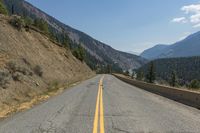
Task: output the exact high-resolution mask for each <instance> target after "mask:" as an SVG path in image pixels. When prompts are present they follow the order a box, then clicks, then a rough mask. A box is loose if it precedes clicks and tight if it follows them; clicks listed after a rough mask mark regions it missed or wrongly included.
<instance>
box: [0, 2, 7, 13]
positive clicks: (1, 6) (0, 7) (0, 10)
mask: <svg viewBox="0 0 200 133" xmlns="http://www.w3.org/2000/svg"><path fill="white" fill-rule="evenodd" d="M0 14H4V15H8V11H7V9H6V7H5V6H4V4H3V3H2V0H0Z"/></svg>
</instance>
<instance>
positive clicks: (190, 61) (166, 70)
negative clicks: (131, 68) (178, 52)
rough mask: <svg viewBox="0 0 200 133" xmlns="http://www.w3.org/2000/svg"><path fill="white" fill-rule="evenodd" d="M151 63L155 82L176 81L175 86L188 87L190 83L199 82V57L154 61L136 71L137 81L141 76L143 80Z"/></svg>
mask: <svg viewBox="0 0 200 133" xmlns="http://www.w3.org/2000/svg"><path fill="white" fill-rule="evenodd" d="M151 63H153V64H154V71H155V73H156V80H157V81H163V80H164V81H166V82H167V83H169V84H171V83H170V82H171V81H172V80H177V84H178V85H180V86H185V85H186V86H189V85H190V83H192V82H197V81H200V57H185V58H168V59H157V60H154V61H152V62H150V63H148V64H146V65H144V66H142V67H141V68H139V69H138V70H137V72H138V74H139V79H141V75H142V78H145V76H146V75H147V73H148V70H149V67H150V64H151ZM194 84H196V83H194ZM197 84H198V83H197ZM199 87H200V86H199Z"/></svg>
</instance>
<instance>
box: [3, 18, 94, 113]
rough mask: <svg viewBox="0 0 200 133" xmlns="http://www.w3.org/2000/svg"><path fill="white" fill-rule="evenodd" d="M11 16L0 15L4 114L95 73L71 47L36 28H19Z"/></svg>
mask: <svg viewBox="0 0 200 133" xmlns="http://www.w3.org/2000/svg"><path fill="white" fill-rule="evenodd" d="M8 19H9V18H8V17H5V16H0V112H3V113H0V117H1V116H2V117H3V115H5V114H6V112H7V110H12V109H11V107H13V106H16V105H20V104H21V105H22V106H23V105H24V106H25V105H26V103H27V102H30V101H31V102H35V100H33V99H34V98H36V97H37V98H38V99H42V97H40V95H43V94H47V93H48V92H52V91H53V90H55V88H58V87H59V86H63V85H69V84H72V83H74V82H77V81H80V80H84V79H86V78H88V77H90V76H92V75H94V73H93V72H92V71H91V70H90V68H89V67H88V66H87V65H86V64H85V63H82V62H80V61H79V60H77V59H76V58H75V57H74V56H73V55H72V54H71V52H70V51H69V50H66V49H65V48H62V47H59V46H58V45H56V44H54V43H52V42H51V41H50V40H49V39H48V38H47V37H46V36H44V35H42V34H40V33H38V32H36V31H33V30H30V31H29V32H26V31H25V30H22V31H18V30H17V29H15V28H14V27H12V26H11V25H10V24H9V23H8ZM47 97H48V96H47ZM43 98H44V97H43ZM36 101H37V100H36ZM22 103H24V104H22ZM22 108H23V107H22Z"/></svg>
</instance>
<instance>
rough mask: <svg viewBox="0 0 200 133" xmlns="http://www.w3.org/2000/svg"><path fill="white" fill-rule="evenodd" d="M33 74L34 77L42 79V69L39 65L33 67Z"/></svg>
mask: <svg viewBox="0 0 200 133" xmlns="http://www.w3.org/2000/svg"><path fill="white" fill-rule="evenodd" d="M34 72H35V74H36V75H38V76H40V77H42V75H43V71H42V68H41V67H40V66H39V65H37V66H35V68H34Z"/></svg>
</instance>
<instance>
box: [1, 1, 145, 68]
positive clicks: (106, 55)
mask: <svg viewBox="0 0 200 133" xmlns="http://www.w3.org/2000/svg"><path fill="white" fill-rule="evenodd" d="M3 1H4V3H5V5H6V6H7V8H8V10H9V12H10V13H12V12H14V13H15V14H19V15H22V16H23V15H25V16H29V17H31V18H32V19H35V18H42V19H44V20H45V21H47V22H48V24H49V26H50V27H51V28H52V30H54V32H56V33H57V34H62V33H63V32H66V33H67V34H68V35H69V37H70V39H71V40H72V41H74V42H75V43H77V44H81V45H82V46H83V47H84V48H85V49H86V51H87V56H88V58H89V59H87V60H86V63H87V64H88V65H89V66H91V67H92V68H95V67H97V65H98V66H99V65H102V66H105V65H108V64H109V65H111V66H115V68H118V67H120V68H122V69H124V70H126V69H134V68H138V67H140V66H141V65H143V64H144V63H145V62H146V60H145V59H143V58H141V57H139V56H136V55H133V54H127V53H124V52H120V51H117V50H115V49H113V48H111V47H109V46H108V45H106V44H104V43H102V42H99V41H97V40H95V39H93V38H92V37H90V36H88V35H87V34H85V33H83V32H80V31H78V30H76V29H73V28H71V27H69V26H67V25H65V24H63V23H61V22H59V21H58V20H56V19H55V18H53V17H51V16H49V15H48V14H46V13H44V12H43V11H41V10H40V9H38V8H36V7H34V6H33V5H31V4H30V3H28V2H26V1H24V0H3ZM91 60H92V61H93V62H91Z"/></svg>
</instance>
